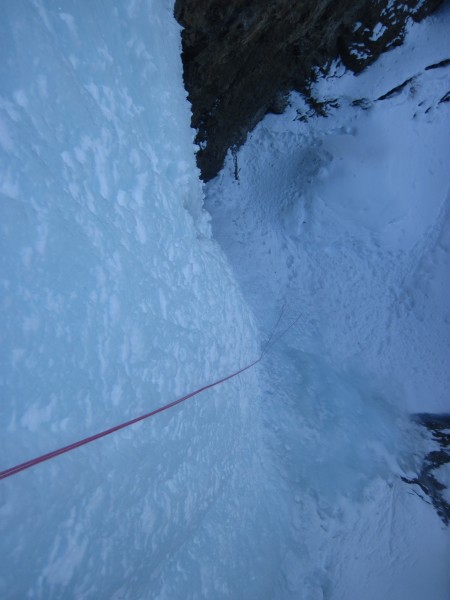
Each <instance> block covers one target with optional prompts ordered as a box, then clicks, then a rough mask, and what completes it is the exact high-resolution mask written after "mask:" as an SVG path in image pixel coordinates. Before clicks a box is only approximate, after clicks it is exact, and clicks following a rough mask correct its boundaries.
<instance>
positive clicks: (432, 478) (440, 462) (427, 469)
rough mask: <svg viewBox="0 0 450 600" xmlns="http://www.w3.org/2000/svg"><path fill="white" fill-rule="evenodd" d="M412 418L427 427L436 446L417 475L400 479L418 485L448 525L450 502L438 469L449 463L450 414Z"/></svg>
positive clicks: (423, 414) (424, 414)
mask: <svg viewBox="0 0 450 600" xmlns="http://www.w3.org/2000/svg"><path fill="white" fill-rule="evenodd" d="M414 420H415V421H416V422H417V423H418V424H419V425H422V426H424V427H426V428H427V429H428V431H429V432H430V434H431V439H432V440H433V442H434V443H435V445H436V448H435V449H434V450H432V451H431V452H429V453H428V454H427V455H426V456H425V458H424V460H423V463H422V467H421V469H420V473H419V474H418V476H417V477H414V478H413V479H408V478H407V477H402V480H403V481H404V482H405V483H409V484H411V485H417V486H419V488H420V489H421V490H422V492H423V493H424V494H426V496H428V498H429V499H430V501H431V504H432V505H433V507H434V509H435V510H436V512H437V514H438V515H439V517H440V518H441V520H442V522H443V523H444V524H445V525H450V504H449V503H448V501H447V500H446V498H445V496H444V491H445V490H446V489H447V488H446V486H445V485H444V484H443V483H442V482H441V481H440V480H439V473H440V469H441V468H442V467H445V466H446V465H448V464H450V415H448V414H444V415H433V414H429V413H421V414H418V415H414Z"/></svg>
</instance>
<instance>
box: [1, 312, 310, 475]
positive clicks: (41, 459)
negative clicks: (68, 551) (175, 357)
mask: <svg viewBox="0 0 450 600" xmlns="http://www.w3.org/2000/svg"><path fill="white" fill-rule="evenodd" d="M283 311H284V306H283V310H282V311H281V315H280V317H279V318H278V321H277V322H276V325H275V327H274V330H273V331H272V333H271V335H270V338H269V340H268V342H267V343H266V345H265V348H264V350H263V351H262V353H261V355H260V356H259V358H257V359H256V360H255V361H254V362H252V363H251V364H249V365H247V366H246V367H243V368H242V369H239V371H236V372H235V373H231V375H227V377H223V378H222V379H218V380H217V381H214V382H213V383H209V384H208V385H204V386H203V387H201V388H199V389H198V390H195V391H193V392H191V393H190V394H186V396H182V397H181V398H178V399H177V400H174V401H173V402H169V404H164V406H160V407H159V408H156V409H155V410H152V411H151V412H149V413H146V414H145V415H140V416H139V417H135V418H134V419H131V420H130V421H126V422H125V423H120V424H119V425H115V426H114V427H110V428H109V429H105V430H104V431H101V432H100V433H96V434H94V435H90V436H89V437H86V438H84V439H82V440H78V442H73V443H72V444H69V445H67V446H63V447H62V448H58V449H57V450H53V452H47V454H43V455H42V456H37V457H36V458H32V459H31V460H27V461H26V462H24V463H21V464H20V465H16V466H15V467H11V468H9V469H5V470H4V471H0V479H6V478H7V477H11V476H12V475H15V474H16V473H20V471H25V470H26V469H30V468H31V467H34V466H35V465H38V464H40V463H43V462H45V461H47V460H50V459H51V458H55V457H56V456H60V455H61V454H65V453H66V452H70V451H71V450H75V448H79V447H80V446H85V445H86V444H90V443H91V442H94V441H95V440H99V439H100V438H102V437H105V436H107V435H111V433H114V432H116V431H119V430H120V429H124V428H125V427H129V426H130V425H134V424H135V423H139V421H144V420H145V419H149V418H150V417H153V416H155V415H157V414H158V413H161V412H164V411H165V410H168V409H169V408H173V407H174V406H176V405H177V404H181V403H182V402H185V401H186V400H189V398H192V397H193V396H196V395H197V394H200V393H201V392H204V391H205V390H209V389H210V388H213V387H215V386H216V385H220V384H221V383H224V382H225V381H228V380H229V379H232V378H233V377H236V376H237V375H240V374H241V373H244V371H248V369H251V368H252V367H254V366H255V365H256V364H258V363H259V362H260V361H261V360H262V358H263V357H264V355H265V354H266V353H267V352H268V351H269V350H270V348H272V346H273V345H274V343H275V342H276V341H278V340H279V339H280V338H281V337H283V336H284V335H285V334H286V333H287V332H288V331H289V329H291V327H293V326H294V325H295V323H297V321H298V320H299V318H300V317H297V318H296V319H295V321H293V322H292V323H291V324H290V325H289V326H288V327H287V328H286V329H285V330H284V331H282V332H281V334H279V335H278V336H276V338H275V339H273V340H272V338H273V335H274V333H275V329H277V327H278V324H279V322H280V320H281V316H282V315H283ZM270 342H271V343H270Z"/></svg>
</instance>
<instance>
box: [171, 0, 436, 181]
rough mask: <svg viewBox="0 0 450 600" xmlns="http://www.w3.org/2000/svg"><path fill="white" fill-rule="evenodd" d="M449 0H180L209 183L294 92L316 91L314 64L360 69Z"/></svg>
mask: <svg viewBox="0 0 450 600" xmlns="http://www.w3.org/2000/svg"><path fill="white" fill-rule="evenodd" d="M440 3H441V0H402V1H400V0H341V2H335V1H334V0H303V1H300V2H293V1H292V0H176V3H175V17H176V18H177V20H178V21H179V23H180V24H181V25H182V26H183V27H184V30H183V55H182V56H183V64H184V81H185V86H186V89H187V91H188V94H189V99H190V101H191V103H192V111H193V117H192V126H193V127H194V128H195V129H196V130H197V139H196V141H197V143H198V144H199V146H200V150H199V152H198V154H197V162H198V166H199V168H200V170H201V173H202V177H203V179H204V180H205V181H208V180H209V179H211V178H212V177H214V176H215V175H216V174H217V172H218V171H219V170H220V168H221V167H222V164H223V160H224V158H225V155H226V152H227V150H228V149H229V148H232V147H236V146H239V145H240V144H242V142H243V141H244V140H245V138H246V135H247V133H248V132H249V131H250V130H251V129H252V128H253V127H254V126H255V125H256V123H257V122H258V121H259V120H260V119H261V118H262V117H263V116H264V115H265V114H266V113H267V112H276V113H280V112H283V110H284V107H285V104H286V96H287V93H288V92H289V91H291V90H293V89H294V90H298V91H300V92H302V93H304V94H305V95H306V96H307V95H308V84H309V82H310V81H311V78H312V77H313V76H314V72H315V69H317V68H319V69H321V70H322V71H325V72H326V70H327V67H328V66H329V65H330V63H331V61H332V60H333V59H335V58H338V57H339V58H340V59H341V60H342V62H343V63H344V65H345V66H346V67H347V68H349V69H352V70H353V71H354V72H356V73H358V72H360V71H362V70H363V69H364V68H365V67H366V66H367V65H369V64H371V63H372V62H374V61H375V60H376V59H377V57H378V56H379V55H380V54H381V53H382V52H384V51H385V50H389V49H390V48H392V47H394V46H396V45H398V44H401V42H402V40H403V36H404V30H405V25H406V23H407V21H408V19H410V18H412V19H414V20H416V21H419V20H421V19H422V18H424V17H425V16H427V15H428V14H430V12H432V11H433V10H434V9H436V8H437V6H438V5H439V4H440Z"/></svg>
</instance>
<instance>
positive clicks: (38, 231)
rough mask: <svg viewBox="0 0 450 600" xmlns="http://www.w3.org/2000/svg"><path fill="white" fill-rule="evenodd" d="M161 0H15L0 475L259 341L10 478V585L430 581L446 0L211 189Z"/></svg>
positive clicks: (164, 597) (228, 168)
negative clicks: (430, 431)
mask: <svg viewBox="0 0 450 600" xmlns="http://www.w3.org/2000/svg"><path fill="white" fill-rule="evenodd" d="M172 8H173V6H172V3H171V2H164V1H163V0H134V1H130V2H120V1H119V0H117V1H110V2H107V3H99V2H93V3H88V4H86V3H83V4H82V5H81V4H80V3H78V2H76V1H74V0H72V1H70V0H63V1H59V2H53V1H49V2H45V3H43V2H40V1H39V0H29V1H27V2H25V0H20V1H18V2H8V3H4V6H3V13H2V17H3V18H2V22H1V24H0V49H1V57H2V60H1V62H0V157H1V159H0V229H1V237H0V244H1V254H0V265H1V267H0V286H1V295H0V306H1V316H2V328H1V334H0V335H1V338H0V342H1V363H0V389H1V399H2V402H1V405H0V415H1V417H0V418H1V428H2V435H1V442H0V444H1V446H0V447H1V453H0V457H1V458H0V460H1V463H0V470H2V469H6V468H8V467H11V466H13V465H15V464H17V463H20V462H22V461H25V460H27V459H29V458H32V457H34V456H37V455H39V454H42V453H45V452H48V451H51V450H54V449H56V448H58V447H60V446H63V445H65V444H68V443H71V442H73V441H76V440H77V439H80V438H83V437H86V436H87V435H91V434H94V433H97V432H98V431H101V430H103V429H106V428H107V427H110V426H113V425H116V424H118V423H120V422H123V421H126V420H128V419H131V418H133V417H135V416H138V415H140V414H142V413H145V412H148V411H150V410H152V409H154V408H156V407H158V406H161V405H162V404H165V403H167V402H170V401H172V400H175V399H176V398H177V397H179V396H182V395H184V394H186V393H189V392H191V391H193V390H195V389H197V388H199V387H201V386H203V385H205V384H209V383H211V382H212V381H214V380H217V379H220V378H221V377H224V376H227V375H229V374H230V373H232V372H234V371H236V370H237V369H239V368H241V367H244V366H245V365H247V364H249V363H251V362H253V361H254V360H255V359H257V358H258V356H259V354H260V351H261V348H263V347H264V343H265V342H266V340H267V339H269V338H271V340H272V341H271V344H270V345H269V350H268V352H267V354H266V355H265V356H264V359H263V361H262V362H261V363H260V364H259V365H258V366H255V367H254V368H252V369H251V370H249V371H246V372H245V373H243V374H242V375H240V376H238V377H236V378H234V379H232V380H229V381H227V382H225V383H224V384H222V385H220V386H219V387H216V388H213V389H210V390H208V391H206V392H204V393H203V394H202V395H199V396H196V397H195V398H193V399H191V400H189V401H188V402H187V403H184V404H182V405H180V406H178V407H176V408H174V409H172V410H171V411H169V412H166V413H164V414H160V415H158V416H157V417H155V418H154V419H151V420H150V421H146V422H144V423H141V424H139V425H135V426H133V427H132V428H129V429H127V430H124V431H122V432H118V433H116V434H114V435H113V436H110V437H107V438H105V439H103V440H100V441H97V442H95V443H94V444H91V445H88V446H85V447H84V448H80V449H78V450H76V451H74V452H72V453H70V454H66V455H64V456H61V457H59V458H57V459H55V460H52V461H49V462H47V463H45V464H42V465H38V466H36V467H34V468H33V469H30V470H28V471H25V472H23V473H20V474H17V475H15V476H14V477H11V478H8V479H5V480H2V481H0V548H1V553H2V557H3V560H2V566H1V568H0V595H1V597H2V598H5V599H11V600H13V599H14V600H16V599H19V598H38V599H44V598H45V600H48V599H52V598H54V599H57V598H58V599H59V598H64V599H71V598H73V599H77V600H78V599H81V598H86V599H94V598H95V599H99V598H100V599H108V600H109V599H113V600H114V599H115V600H119V599H120V600H125V599H130V600H137V599H142V600H148V599H150V598H151V599H152V600H177V599H179V600H187V599H192V600H194V599H198V600H200V599H202V600H210V599H214V600H219V599H224V600H225V599H233V600H237V599H242V600H262V599H267V600H294V599H295V600H299V599H304V600H316V599H317V600H319V599H321V600H322V599H325V598H328V599H330V600H351V599H353V598H364V600H379V598H393V599H394V598H395V600H421V599H425V598H426V599H428V598H433V600H447V599H448V597H449V595H450V574H449V569H448V564H450V539H449V533H448V528H446V527H445V525H444V524H443V523H442V521H441V520H440V519H439V517H438V516H437V514H436V513H435V511H434V510H433V508H432V507H431V505H430V504H429V501H428V500H427V498H426V497H423V494H422V493H421V490H420V489H416V488H415V487H414V486H410V485H407V484H405V483H404V482H403V481H402V480H401V476H406V477H413V476H414V475H415V474H417V472H418V470H419V469H420V465H421V461H422V459H423V457H424V455H425V453H426V452H427V451H428V449H429V448H430V444H431V441H430V439H429V436H428V435H427V434H426V432H425V431H424V430H421V428H419V427H418V426H417V425H414V424H413V423H412V422H411V421H410V419H409V415H410V414H411V413H415V412H450V405H449V400H448V389H449V386H450V369H448V364H449V352H450V350H449V349H450V305H449V302H448V298H449V295H450V294H449V293H450V289H449V288H450V277H449V272H450V195H449V188H450V186H449V183H450V182H449V172H450V168H449V166H450V165H449V156H450V128H449V108H450V102H448V100H447V101H446V100H445V98H446V95H447V97H448V92H449V88H450V66H449V64H448V63H445V61H446V60H447V59H448V58H450V47H449V42H448V35H447V33H448V27H449V21H450V7H449V6H447V7H445V8H443V9H441V10H440V11H439V12H438V13H437V14H436V15H435V16H433V17H431V18H429V19H428V20H427V21H425V22H424V23H422V24H420V25H414V26H411V28H410V31H409V32H408V35H407V39H406V43H405V45H404V46H403V47H401V48H397V49H395V50H393V51H391V52H389V53H388V54H386V55H384V56H383V57H382V58H381V59H380V60H379V61H378V62H377V63H376V64H375V65H374V66H372V67H371V68H370V69H368V70H367V71H366V72H364V73H363V74H361V75H359V76H358V77H354V76H352V75H351V74H349V73H345V72H343V69H342V68H341V67H340V66H339V64H336V65H334V66H333V68H332V70H331V72H330V73H329V75H328V76H327V77H322V78H319V80H318V81H317V83H316V84H315V86H314V89H313V93H314V95H315V97H316V99H317V102H319V103H321V106H322V107H323V108H324V110H326V111H327V112H328V117H327V118H323V117H320V118H319V117H317V116H315V115H314V114H313V113H312V111H311V108H310V107H309V106H308V105H307V104H306V103H305V101H304V100H303V99H302V98H300V97H298V96H296V95H292V96H291V100H290V107H289V108H288V110H287V111H286V113H285V114H284V115H282V116H274V115H269V116H267V117H266V118H265V119H264V120H263V121H262V122H261V123H260V125H259V126H258V127H257V128H256V129H255V131H254V132H253V133H252V134H251V135H250V136H249V139H248V141H247V143H246V144H245V145H244V146H243V147H242V148H241V150H240V151H239V152H238V153H237V154H236V155H235V156H234V157H233V155H231V154H230V156H229V157H228V159H227V163H226V165H225V168H224V170H223V171H222V173H221V174H219V176H218V177H217V178H216V179H215V180H214V181H212V182H210V183H209V184H208V185H207V186H206V187H205V189H203V188H202V184H201V182H200V179H199V173H198V170H197V168H196V166H195V150H196V147H195V145H194V143H193V139H194V132H193V131H192V130H191V128H190V126H189V123H190V107H189V103H188V101H187V99H186V92H185V91H184V89H183V83H182V65H181V59H180V49H181V43H180V29H179V26H178V25H177V24H176V22H175V20H174V17H173V14H172ZM437 65H441V66H437ZM428 67H433V68H428ZM405 82H406V83H405ZM403 84H404V85H403ZM382 98H383V99H382ZM236 172H237V174H238V179H236V178H235V173H236ZM205 208H206V209H207V210H206V209H205ZM283 332H285V333H283ZM442 471H445V473H444V474H443V475H442V478H441V479H442V480H443V481H444V480H448V469H447V470H445V469H442Z"/></svg>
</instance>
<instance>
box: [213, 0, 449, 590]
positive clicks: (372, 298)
mask: <svg viewBox="0 0 450 600" xmlns="http://www.w3.org/2000/svg"><path fill="white" fill-rule="evenodd" d="M449 25H450V7H449V6H448V4H447V6H446V7H444V8H442V9H441V10H440V11H439V12H438V13H437V14H436V15H435V16H433V17H432V18H430V19H428V20H427V21H426V22H424V23H422V24H420V25H419V26H411V28H410V31H409V33H408V36H407V40H406V43H405V45H404V46H403V47H401V48H397V49H395V50H393V51H391V52H389V53H388V54H386V55H384V56H383V57H381V58H380V60H379V61H378V62H377V64H376V65H374V66H372V67H371V68H370V69H368V70H367V71H366V72H364V73H363V74H361V75H360V76H357V77H355V76H353V75H351V74H350V73H344V72H343V70H342V69H341V68H340V67H339V65H334V66H333V69H332V72H331V73H330V74H329V76H328V77H321V76H319V77H318V81H317V83H316V84H315V85H314V86H313V90H312V92H313V94H314V95H315V97H316V99H317V102H318V103H322V108H323V109H325V110H326V111H327V113H328V117H327V118H323V117H322V118H318V117H316V116H315V114H314V112H313V111H312V110H311V109H310V107H309V106H308V105H306V103H305V102H304V101H303V100H302V99H301V98H300V97H298V96H296V95H292V97H291V103H290V107H289V108H288V110H287V111H286V113H285V114H284V115H283V116H281V117H279V116H274V115H269V116H267V117H266V118H265V119H264V121H263V122H262V123H260V125H258V127H257V128H256V129H255V131H254V132H253V133H252V134H251V135H250V136H249V139H248V141H247V143H246V144H245V145H244V146H243V147H242V149H241V150H240V151H239V152H238V153H237V156H236V158H234V157H233V156H232V155H230V156H229V157H228V160H227V164H226V167H225V169H224V171H223V173H221V174H220V175H219V176H218V177H217V178H216V180H214V181H213V182H211V183H210V184H208V186H207V203H206V206H207V208H208V209H209V210H210V212H211V214H212V216H213V232H214V235H215V237H217V239H218V240H219V241H220V243H221V244H222V247H223V248H224V249H225V250H226V252H227V254H228V256H229V258H230V260H231V262H232V264H233V266H234V268H235V271H236V274H237V276H238V279H239V281H240V282H241V284H242V288H243V290H244V293H245V296H246V299H247V300H248V302H249V304H250V306H251V307H252V309H253V311H254V312H255V314H256V316H257V318H258V322H259V323H260V326H261V328H262V329H263V330H265V331H266V332H269V331H270V329H271V327H272V324H273V323H274V321H275V319H276V316H277V315H278V314H279V312H280V311H281V310H282V307H284V312H283V318H282V321H281V324H280V330H282V329H283V327H286V326H287V325H288V324H289V323H290V322H292V321H293V320H294V319H295V318H296V317H297V315H300V319H299V321H298V323H297V324H296V325H295V327H294V328H293V329H292V330H291V331H289V332H288V333H287V334H286V336H285V338H283V339H282V340H280V341H279V342H278V343H277V345H276V346H275V347H274V349H273V351H272V353H271V355H270V357H269V358H268V362H267V363H266V365H265V373H264V375H263V380H262V381H263V383H262V391H263V405H262V410H263V414H264V418H265V422H266V428H267V440H268V443H269V445H270V447H271V448H272V451H273V454H274V456H275V457H277V459H278V468H279V471H280V478H281V480H282V481H283V484H280V485H283V489H284V492H285V502H286V508H285V510H286V511H287V512H288V513H289V515H290V521H291V526H290V533H289V535H288V539H287V540H286V549H285V557H284V560H283V562H282V564H281V567H280V572H279V576H278V579H277V588H276V589H277V592H276V593H274V594H273V597H274V598H282V599H287V598H289V599H297V598H305V599H306V598H307V599H308V600H309V599H316V598H320V599H322V598H332V599H333V600H337V599H340V600H341V599H342V600H348V599H349V598H350V599H352V598H364V599H365V600H369V599H370V600H372V599H373V600H375V599H379V598H395V599H396V600H411V599H417V600H419V599H424V598H434V599H436V600H438V599H439V600H445V599H447V598H448V597H449V596H450V579H449V570H448V565H449V564H450V539H449V533H448V530H447V529H446V528H445V526H444V525H443V523H442V522H441V521H440V520H439V518H438V517H437V515H436V514H435V513H434V511H433V509H432V508H431V507H430V505H429V504H427V503H426V499H425V501H424V500H423V499H420V496H421V490H420V489H419V488H416V487H414V486H409V485H406V484H405V483H403V482H402V481H401V479H400V476H401V475H402V474H408V473H409V474H413V473H417V470H418V468H419V466H420V464H421V460H422V458H423V455H424V453H425V452H426V448H427V447H428V442H427V441H426V436H424V435H423V433H421V432H419V431H417V430H416V429H415V428H414V427H413V426H412V425H411V424H410V423H409V420H408V414H409V413H411V412H417V411H426V412H450V404H449V398H448V390H449V388H450V369H449V368H448V366H449V364H450V304H449V300H448V299H449V296H450V276H449V275H450V245H449V244H450V237H449V236H450V193H449V189H450V177H449V173H450V164H449V157H450V127H449V124H450V119H449V108H450V103H449V102H448V101H446V98H448V92H449V90H450V64H449V63H448V59H449V58H450V44H449V38H448V30H449ZM443 61H444V62H443ZM445 61H447V62H445ZM439 63H443V64H440V65H439V66H438V64H439ZM433 65H434V68H430V67H431V66H433ZM407 80H409V81H408V83H407V84H406V85H404V86H403V87H402V88H401V89H399V90H397V91H394V92H392V93H391V94H388V92H390V91H391V90H392V89H393V88H397V87H399V86H400V84H403V83H404V82H405V81H407ZM386 95H387V97H385V96H386ZM382 97H385V98H384V99H380V98H382ZM236 172H237V173H238V179H236V178H235V174H236Z"/></svg>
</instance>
